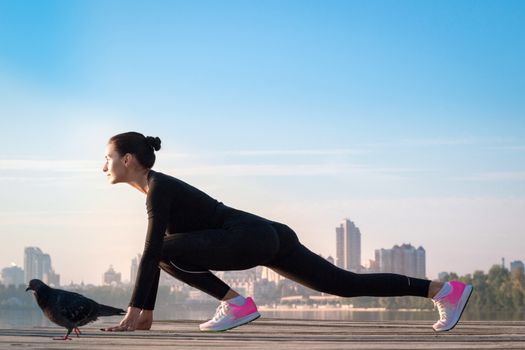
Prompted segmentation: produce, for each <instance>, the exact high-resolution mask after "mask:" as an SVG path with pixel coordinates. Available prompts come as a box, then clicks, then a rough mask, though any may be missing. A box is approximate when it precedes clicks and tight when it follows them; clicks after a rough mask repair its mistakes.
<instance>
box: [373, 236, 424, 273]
mask: <svg viewBox="0 0 525 350" xmlns="http://www.w3.org/2000/svg"><path fill="white" fill-rule="evenodd" d="M375 259H376V260H375V262H374V266H376V268H377V269H378V272H388V273H398V274H401V275H407V276H411V277H418V278H425V275H426V253H425V249H424V248H423V247H419V248H417V249H416V248H415V247H413V246H412V245H411V244H402V245H401V246H399V245H395V246H394V247H392V249H383V248H382V249H377V250H376V251H375Z"/></svg>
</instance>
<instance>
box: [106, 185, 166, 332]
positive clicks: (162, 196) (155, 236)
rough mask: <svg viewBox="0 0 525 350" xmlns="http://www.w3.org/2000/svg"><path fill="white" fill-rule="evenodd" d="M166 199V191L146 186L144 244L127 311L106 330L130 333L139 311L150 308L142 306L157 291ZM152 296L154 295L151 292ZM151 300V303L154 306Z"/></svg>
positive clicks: (164, 230)
mask: <svg viewBox="0 0 525 350" xmlns="http://www.w3.org/2000/svg"><path fill="white" fill-rule="evenodd" d="M170 199H171V196H170V195H169V193H168V191H167V189H166V188H163V186H159V184H157V183H155V182H153V183H152V184H151V185H150V188H149V192H148V197H147V201H146V206H147V209H148V231H147V234H146V241H145V243H144V252H143V254H142V259H141V260H140V264H139V269H138V273H137V280H136V282H135V287H134V289H133V294H132V297H131V301H130V303H129V307H128V312H127V314H126V316H124V318H123V319H122V321H121V322H120V324H119V325H118V326H115V327H110V328H108V329H106V330H110V331H111V330H112V331H128V330H130V331H132V330H135V329H136V327H137V322H138V320H139V315H140V312H141V310H142V309H144V308H145V306H147V307H146V308H151V309H152V308H153V305H146V304H147V303H148V301H149V302H150V303H151V298H149V295H150V293H151V292H152V291H153V290H155V291H156V290H157V287H156V286H155V284H158V278H159V277H158V276H159V272H160V271H159V261H160V257H161V254H162V246H163V243H164V235H165V232H166V228H167V226H168V220H169V212H170ZM155 295H156V293H155ZM154 300H155V299H154V298H153V303H154Z"/></svg>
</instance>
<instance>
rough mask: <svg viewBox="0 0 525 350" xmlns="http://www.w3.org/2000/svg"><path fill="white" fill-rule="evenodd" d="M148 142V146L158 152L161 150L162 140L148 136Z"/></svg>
mask: <svg viewBox="0 0 525 350" xmlns="http://www.w3.org/2000/svg"><path fill="white" fill-rule="evenodd" d="M146 141H148V144H149V145H150V146H151V147H152V148H153V149H154V150H155V151H158V150H159V149H160V139H159V138H158V137H153V136H146Z"/></svg>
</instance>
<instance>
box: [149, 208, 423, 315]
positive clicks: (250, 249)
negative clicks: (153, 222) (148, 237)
mask: <svg viewBox="0 0 525 350" xmlns="http://www.w3.org/2000/svg"><path fill="white" fill-rule="evenodd" d="M258 265H263V266H267V267H269V268H271V269H272V270H274V271H276V272H277V273H279V274H280V275H282V276H284V277H286V278H289V279H291V280H293V281H296V282H298V283H300V284H303V285H305V286H307V287H309V288H312V289H314V290H317V291H320V292H324V293H328V294H333V295H338V296H341V297H357V296H403V295H414V296H420V297H427V295H428V288H429V285H430V281H429V280H424V279H419V278H412V277H407V276H403V275H398V274H393V273H367V274H358V273H354V272H350V271H347V270H343V269H341V268H339V267H336V266H335V265H333V264H331V263H330V262H328V261H327V260H325V259H324V258H322V257H320V256H319V255H317V254H315V253H313V252H312V251H310V250H309V249H308V248H306V247H305V246H304V245H302V244H301V243H300V242H299V240H298V238H297V235H296V234H295V232H294V231H293V230H292V229H291V228H289V227H288V226H286V225H283V224H281V223H278V222H274V221H270V220H266V219H264V218H261V217H258V216H256V215H253V214H249V213H246V212H242V211H239V210H235V214H234V215H230V216H229V217H228V218H227V219H225V220H224V222H223V223H222V228H221V229H210V230H202V231H194V232H187V233H176V234H172V235H168V236H166V237H165V239H164V246H163V252H162V258H161V261H160V263H159V266H160V268H161V269H162V270H164V271H166V272H167V273H168V274H170V275H171V276H173V277H175V278H176V279H178V280H180V281H182V282H185V283H186V284H189V285H190V286H192V287H195V288H197V289H199V290H201V291H203V292H205V293H207V294H209V295H211V296H213V297H215V298H217V299H223V298H224V296H225V295H226V293H227V292H228V290H229V289H230V287H229V286H228V285H227V284H226V283H224V282H223V281H221V280H220V279H219V278H218V277H217V276H215V275H214V274H213V273H211V272H210V271H209V270H216V271H228V270H245V269H249V268H252V267H255V266H258ZM156 289H157V286H156V285H155V286H154V287H153V288H152V291H151V292H150V293H149V294H150V295H149V296H148V301H147V302H146V304H145V306H144V308H145V309H153V304H154V303H155V295H156V292H157V290H156Z"/></svg>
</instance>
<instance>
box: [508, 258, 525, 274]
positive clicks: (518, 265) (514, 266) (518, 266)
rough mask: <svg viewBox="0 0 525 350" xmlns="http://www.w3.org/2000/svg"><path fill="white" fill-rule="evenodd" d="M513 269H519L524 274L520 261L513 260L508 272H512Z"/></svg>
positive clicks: (524, 267) (524, 270)
mask: <svg viewBox="0 0 525 350" xmlns="http://www.w3.org/2000/svg"><path fill="white" fill-rule="evenodd" d="M514 269H519V270H520V271H521V273H525V265H523V261H521V260H515V261H512V262H511V263H510V271H514Z"/></svg>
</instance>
